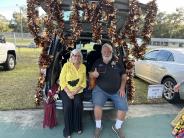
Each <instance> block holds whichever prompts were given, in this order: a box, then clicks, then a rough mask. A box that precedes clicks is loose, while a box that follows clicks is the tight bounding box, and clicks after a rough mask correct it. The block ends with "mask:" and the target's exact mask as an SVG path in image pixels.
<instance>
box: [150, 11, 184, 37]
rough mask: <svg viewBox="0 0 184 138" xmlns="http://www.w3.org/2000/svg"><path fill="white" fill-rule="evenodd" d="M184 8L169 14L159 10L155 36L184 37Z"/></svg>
mask: <svg viewBox="0 0 184 138" xmlns="http://www.w3.org/2000/svg"><path fill="white" fill-rule="evenodd" d="M183 30H184V9H176V12H173V13H171V14H167V13H164V12H159V13H158V14H157V18H156V25H155V27H154V32H153V37H161V38H162V37H165V38H184V33H183Z"/></svg>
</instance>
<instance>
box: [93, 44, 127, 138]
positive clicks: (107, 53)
mask: <svg viewBox="0 0 184 138" xmlns="http://www.w3.org/2000/svg"><path fill="white" fill-rule="evenodd" d="M112 52H113V50H112V46H111V45H109V44H107V43H106V44H104V45H103V46H102V50H101V53H102V59H99V60H97V61H96V62H95V63H94V66H93V72H91V73H90V75H91V76H92V77H95V78H96V86H95V88H94V89H93V92H92V100H93V104H94V115H95V121H96V129H95V134H94V138H99V137H100V134H101V131H102V125H101V119H102V112H103V111H102V107H103V106H104V104H105V102H106V101H107V99H111V100H112V102H113V103H114V105H115V109H117V120H116V123H115V124H114V125H113V126H112V130H113V131H114V132H115V133H116V134H117V136H118V137H119V138H125V136H124V133H123V130H122V124H123V122H124V120H125V115H126V112H127V111H128V104H127V99H126V94H125V84H126V74H125V68H124V66H123V65H122V64H121V63H119V62H117V61H114V60H113V56H112Z"/></svg>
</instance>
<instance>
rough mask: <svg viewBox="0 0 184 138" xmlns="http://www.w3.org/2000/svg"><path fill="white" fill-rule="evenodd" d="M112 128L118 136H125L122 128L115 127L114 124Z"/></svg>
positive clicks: (119, 137)
mask: <svg viewBox="0 0 184 138" xmlns="http://www.w3.org/2000/svg"><path fill="white" fill-rule="evenodd" d="M112 130H113V131H114V132H115V133H116V135H117V136H118V138H125V134H124V133H123V129H122V128H120V129H117V128H116V127H115V125H113V126H112Z"/></svg>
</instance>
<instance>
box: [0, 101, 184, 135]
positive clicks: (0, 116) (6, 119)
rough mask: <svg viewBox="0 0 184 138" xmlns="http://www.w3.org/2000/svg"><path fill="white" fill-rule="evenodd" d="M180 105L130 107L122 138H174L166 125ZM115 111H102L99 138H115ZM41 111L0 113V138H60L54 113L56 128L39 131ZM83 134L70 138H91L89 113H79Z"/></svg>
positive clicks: (59, 113)
mask: <svg viewBox="0 0 184 138" xmlns="http://www.w3.org/2000/svg"><path fill="white" fill-rule="evenodd" d="M183 106H184V104H178V105H172V104H149V105H130V106H129V111H128V113H127V118H126V121H125V122H124V125H123V129H124V132H125V135H126V138H174V137H173V136H172V135H171V131H172V127H171V125H170V122H171V121H172V120H173V119H174V118H175V116H176V115H177V113H178V112H179V111H180V110H181V109H182V108H183ZM115 113H116V112H115V111H114V110H110V111H104V114H103V121H102V124H103V131H102V135H101V138H116V135H115V134H114V133H113V131H112V129H111V126H112V124H113V123H114V122H115V118H116V117H115ZM42 121H43V110H42V109H35V110H14V111H0V138H62V137H63V135H62V130H63V127H64V125H63V112H62V110H57V121H58V125H57V126H56V127H55V128H53V129H49V128H43V127H42ZM83 124H84V131H83V133H82V134H81V135H78V134H75V133H74V134H73V135H72V138H92V137H93V131H94V126H95V124H94V120H93V113H92V112H89V111H85V112H84V113H83Z"/></svg>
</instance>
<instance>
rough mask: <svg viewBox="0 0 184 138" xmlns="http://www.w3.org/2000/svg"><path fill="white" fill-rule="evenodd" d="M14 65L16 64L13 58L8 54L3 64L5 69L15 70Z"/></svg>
mask: <svg viewBox="0 0 184 138" xmlns="http://www.w3.org/2000/svg"><path fill="white" fill-rule="evenodd" d="M15 64H16V61H15V57H14V56H13V55H12V54H8V56H7V60H6V63H5V69H6V70H13V69H14V68H15Z"/></svg>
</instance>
